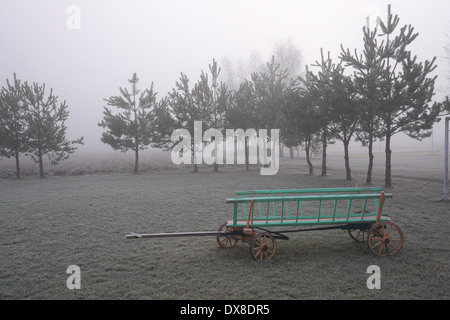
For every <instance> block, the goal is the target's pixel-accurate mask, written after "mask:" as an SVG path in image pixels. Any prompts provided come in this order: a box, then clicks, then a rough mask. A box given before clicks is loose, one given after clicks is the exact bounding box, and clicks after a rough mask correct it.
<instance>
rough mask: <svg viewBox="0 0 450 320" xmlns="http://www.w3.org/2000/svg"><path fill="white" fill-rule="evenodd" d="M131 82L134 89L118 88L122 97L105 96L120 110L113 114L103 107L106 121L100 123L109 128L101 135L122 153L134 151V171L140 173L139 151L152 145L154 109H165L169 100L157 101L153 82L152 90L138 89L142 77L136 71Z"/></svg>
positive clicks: (112, 105) (108, 102)
mask: <svg viewBox="0 0 450 320" xmlns="http://www.w3.org/2000/svg"><path fill="white" fill-rule="evenodd" d="M128 82H129V83H130V84H131V92H130V91H128V89H126V88H125V89H123V88H119V90H120V93H121V96H111V97H109V98H108V99H104V100H105V101H106V102H107V105H108V106H110V107H115V108H117V109H118V110H120V112H118V113H114V112H113V111H112V110H111V109H109V108H108V107H104V111H103V115H104V116H103V120H102V121H101V122H100V123H99V124H98V125H99V126H100V127H102V128H106V129H107V130H106V131H105V132H103V134H102V138H101V140H102V142H104V143H106V144H109V145H110V146H111V147H112V148H113V149H114V150H119V151H120V152H127V151H128V150H132V151H133V152H134V155H135V160H134V170H133V172H134V173H135V174H137V173H138V171H139V151H141V150H145V149H147V148H148V147H149V146H150V145H151V144H152V138H153V136H154V128H153V123H154V119H155V110H162V109H163V107H164V105H165V104H166V103H167V102H166V100H165V99H162V100H160V101H157V98H156V96H157V93H156V92H155V91H154V90H153V83H152V84H151V86H150V88H149V89H146V90H144V91H143V92H141V91H140V90H139V89H138V88H137V84H138V82H139V78H138V77H137V75H136V73H134V74H133V76H132V77H131V79H129V80H128Z"/></svg>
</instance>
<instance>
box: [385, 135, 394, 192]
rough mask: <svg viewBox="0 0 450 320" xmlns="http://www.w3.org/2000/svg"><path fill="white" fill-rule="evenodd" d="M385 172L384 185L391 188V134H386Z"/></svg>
mask: <svg viewBox="0 0 450 320" xmlns="http://www.w3.org/2000/svg"><path fill="white" fill-rule="evenodd" d="M385 152H386V171H385V175H384V185H385V186H386V187H387V188H390V187H392V178H391V155H392V150H391V134H390V133H388V134H386V149H385Z"/></svg>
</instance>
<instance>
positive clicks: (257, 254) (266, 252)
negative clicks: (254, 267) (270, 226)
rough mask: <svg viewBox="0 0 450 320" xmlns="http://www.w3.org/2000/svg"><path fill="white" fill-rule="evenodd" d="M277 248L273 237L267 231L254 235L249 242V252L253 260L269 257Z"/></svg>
mask: <svg viewBox="0 0 450 320" xmlns="http://www.w3.org/2000/svg"><path fill="white" fill-rule="evenodd" d="M276 250H277V243H276V242H275V239H274V237H273V236H272V235H271V234H270V233H267V232H261V233H258V234H257V235H255V236H254V237H253V239H252V241H251V242H250V253H251V254H252V257H253V259H255V260H267V259H271V258H272V257H273V255H274V254H275V251H276Z"/></svg>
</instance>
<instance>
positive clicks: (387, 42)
mask: <svg viewBox="0 0 450 320" xmlns="http://www.w3.org/2000/svg"><path fill="white" fill-rule="evenodd" d="M399 21H400V19H399V18H398V16H397V15H392V13H391V6H390V5H389V6H388V14H387V20H386V21H385V22H383V21H382V20H381V19H378V25H379V27H380V30H381V33H380V36H381V37H384V41H382V42H381V43H379V47H378V52H379V55H380V57H381V59H382V61H383V63H384V72H383V83H382V87H383V88H386V91H385V92H384V94H383V96H384V97H385V99H384V101H383V102H382V104H381V110H380V118H381V121H382V135H383V137H384V138H385V141H386V145H385V153H386V171H385V185H386V187H391V186H392V177H391V166H392V165H391V158H392V150H391V139H392V136H393V135H395V134H396V133H398V132H404V133H406V134H407V135H408V136H410V137H411V138H414V139H418V140H421V139H423V138H425V137H429V136H430V135H431V132H432V131H431V129H432V127H433V124H434V123H435V122H436V121H437V117H438V115H439V112H440V108H441V106H440V104H436V103H434V104H431V103H432V97H433V95H434V84H435V80H436V78H437V77H436V76H434V77H430V75H431V73H432V72H433V71H434V70H435V69H436V65H435V61H436V58H435V57H434V58H433V59H432V60H431V61H429V60H426V61H425V62H424V63H422V62H418V61H417V57H416V56H412V53H411V51H409V50H407V47H408V46H409V45H410V44H411V43H412V42H413V41H414V40H415V39H416V38H417V36H418V35H419V34H418V33H414V28H413V27H412V26H411V25H405V26H404V27H402V28H401V29H400V32H399V33H398V34H397V35H395V36H394V32H395V31H396V30H397V26H398V24H399Z"/></svg>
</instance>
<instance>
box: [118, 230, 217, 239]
mask: <svg viewBox="0 0 450 320" xmlns="http://www.w3.org/2000/svg"><path fill="white" fill-rule="evenodd" d="M222 233H226V232H219V231H201V232H175V233H144V234H139V233H134V232H130V234H127V235H126V236H125V238H127V239H137V238H171V237H172V238H174V237H206V236H217V235H218V234H222Z"/></svg>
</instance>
